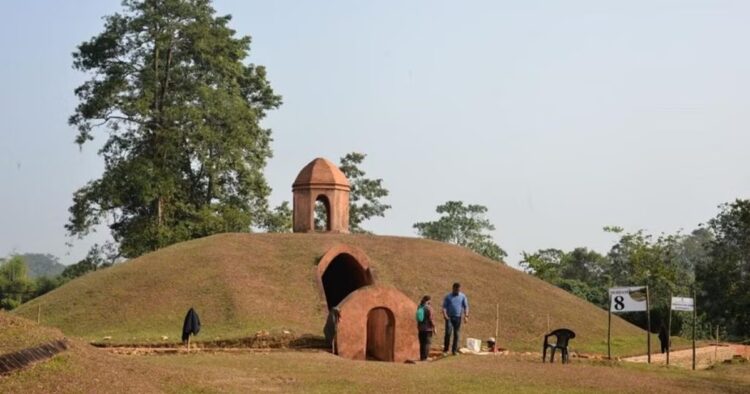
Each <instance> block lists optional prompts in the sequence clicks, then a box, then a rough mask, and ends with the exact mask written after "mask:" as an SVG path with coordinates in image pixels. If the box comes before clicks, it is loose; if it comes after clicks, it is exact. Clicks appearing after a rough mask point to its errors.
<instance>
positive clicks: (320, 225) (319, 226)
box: [313, 194, 331, 231]
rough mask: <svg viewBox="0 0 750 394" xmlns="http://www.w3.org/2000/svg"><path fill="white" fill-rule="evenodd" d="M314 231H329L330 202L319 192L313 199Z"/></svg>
mask: <svg viewBox="0 0 750 394" xmlns="http://www.w3.org/2000/svg"><path fill="white" fill-rule="evenodd" d="M313 212H314V215H315V216H314V221H315V231H331V203H330V202H329V201H328V197H326V196H325V195H323V194H321V195H319V196H318V198H316V199H315V210H314V211H313Z"/></svg>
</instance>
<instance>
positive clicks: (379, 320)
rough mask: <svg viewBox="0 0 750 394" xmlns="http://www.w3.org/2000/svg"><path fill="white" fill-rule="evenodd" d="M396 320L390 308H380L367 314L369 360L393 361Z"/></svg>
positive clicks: (373, 309)
mask: <svg viewBox="0 0 750 394" xmlns="http://www.w3.org/2000/svg"><path fill="white" fill-rule="evenodd" d="M395 334H396V319H395V318H394V317H393V312H391V310H390V309H388V308H383V307H378V308H372V309H370V312H368V313H367V353H366V355H367V359H368V360H377V361H393V352H394V347H395V344H396V343H395V338H396V335H395Z"/></svg>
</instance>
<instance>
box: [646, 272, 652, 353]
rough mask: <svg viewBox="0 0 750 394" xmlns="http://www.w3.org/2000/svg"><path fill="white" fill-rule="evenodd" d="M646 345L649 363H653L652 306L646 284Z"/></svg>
mask: <svg viewBox="0 0 750 394" xmlns="http://www.w3.org/2000/svg"><path fill="white" fill-rule="evenodd" d="M646 325H647V326H648V330H647V331H646V346H647V347H648V363H649V364H651V306H650V305H649V295H648V286H646Z"/></svg>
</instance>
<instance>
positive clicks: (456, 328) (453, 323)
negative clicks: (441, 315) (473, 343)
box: [443, 316, 461, 354]
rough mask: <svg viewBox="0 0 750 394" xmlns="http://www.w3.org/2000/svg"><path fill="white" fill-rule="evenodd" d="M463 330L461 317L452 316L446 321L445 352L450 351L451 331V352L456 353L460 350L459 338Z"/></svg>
mask: <svg viewBox="0 0 750 394" xmlns="http://www.w3.org/2000/svg"><path fill="white" fill-rule="evenodd" d="M460 331H461V317H460V316H459V317H451V318H450V319H448V320H446V321H445V342H444V343H443V353H445V352H447V351H448V346H449V345H450V344H451V333H453V347H452V348H451V352H452V353H453V354H456V352H458V338H459V335H460Z"/></svg>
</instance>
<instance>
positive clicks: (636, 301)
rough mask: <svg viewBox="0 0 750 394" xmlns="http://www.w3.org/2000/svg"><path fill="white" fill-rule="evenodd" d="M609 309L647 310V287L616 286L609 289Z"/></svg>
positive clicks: (625, 310) (624, 310) (620, 310)
mask: <svg viewBox="0 0 750 394" xmlns="http://www.w3.org/2000/svg"><path fill="white" fill-rule="evenodd" d="M609 310H610V311H612V312H615V313H618V312H643V311H646V287H645V286H637V287H615V288H612V289H609Z"/></svg>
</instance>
